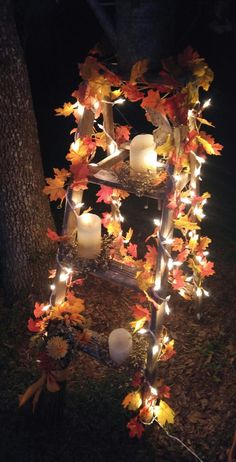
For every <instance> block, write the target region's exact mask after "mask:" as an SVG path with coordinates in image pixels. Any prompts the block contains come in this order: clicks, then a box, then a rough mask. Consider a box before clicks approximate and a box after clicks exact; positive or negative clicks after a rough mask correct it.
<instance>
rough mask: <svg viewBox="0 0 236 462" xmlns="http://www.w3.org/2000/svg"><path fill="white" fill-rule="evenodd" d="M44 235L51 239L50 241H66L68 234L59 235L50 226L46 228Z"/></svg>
mask: <svg viewBox="0 0 236 462" xmlns="http://www.w3.org/2000/svg"><path fill="white" fill-rule="evenodd" d="M46 235H47V237H48V238H49V239H51V241H56V242H63V241H67V240H68V239H69V236H68V235H67V234H65V235H64V236H59V235H58V234H57V233H56V231H53V230H52V229H50V228H47V233H46Z"/></svg>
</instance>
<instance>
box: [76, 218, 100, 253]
mask: <svg viewBox="0 0 236 462" xmlns="http://www.w3.org/2000/svg"><path fill="white" fill-rule="evenodd" d="M101 232H102V223H101V218H100V217H98V216H97V215H95V214H94V213H84V214H82V215H80V216H79V217H77V241H78V247H79V255H80V256H81V257H84V258H93V257H95V256H97V255H98V254H99V253H100V250H101Z"/></svg>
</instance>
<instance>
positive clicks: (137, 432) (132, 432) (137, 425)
mask: <svg viewBox="0 0 236 462" xmlns="http://www.w3.org/2000/svg"><path fill="white" fill-rule="evenodd" d="M127 428H128V429H129V436H130V438H134V437H135V436H137V437H138V438H141V436H142V434H143V432H144V426H143V425H142V424H141V422H140V421H139V420H138V417H134V418H133V419H131V420H130V421H129V422H128V424H127Z"/></svg>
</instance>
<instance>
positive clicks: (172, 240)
mask: <svg viewBox="0 0 236 462" xmlns="http://www.w3.org/2000/svg"><path fill="white" fill-rule="evenodd" d="M173 242H174V239H172V238H171V237H168V238H167V239H165V240H164V242H163V244H167V245H169V244H173Z"/></svg>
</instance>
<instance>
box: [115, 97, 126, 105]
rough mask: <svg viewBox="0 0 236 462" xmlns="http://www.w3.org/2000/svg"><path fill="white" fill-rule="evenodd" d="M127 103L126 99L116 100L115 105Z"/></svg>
mask: <svg viewBox="0 0 236 462" xmlns="http://www.w3.org/2000/svg"><path fill="white" fill-rule="evenodd" d="M124 102H125V98H118V99H116V100H115V102H114V104H123V103H124Z"/></svg>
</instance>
